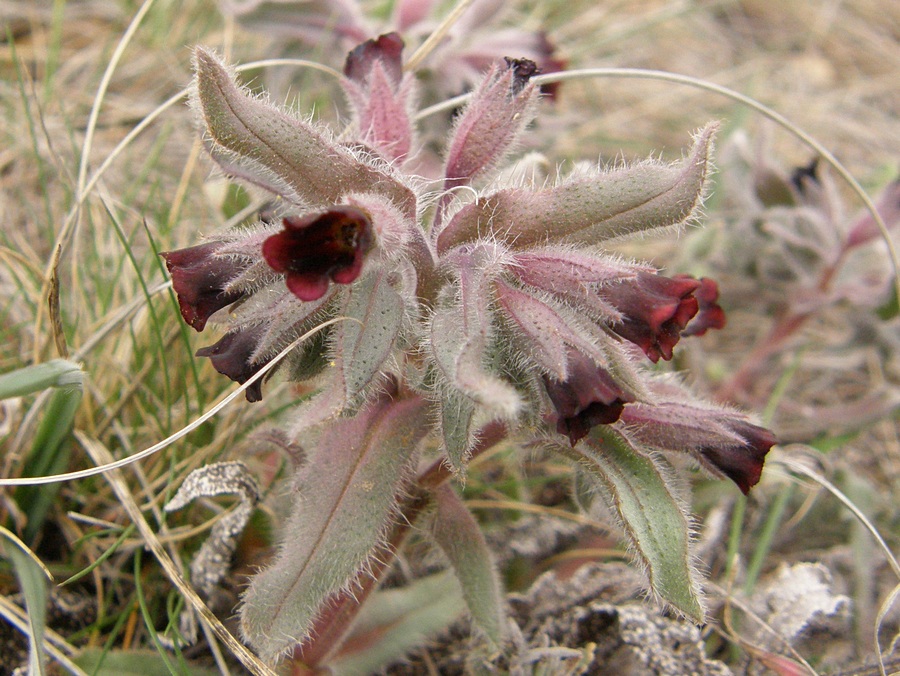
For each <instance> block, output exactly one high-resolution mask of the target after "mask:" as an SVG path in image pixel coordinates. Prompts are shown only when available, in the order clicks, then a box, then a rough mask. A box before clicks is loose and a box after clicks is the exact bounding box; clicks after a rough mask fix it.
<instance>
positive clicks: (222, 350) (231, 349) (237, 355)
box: [196, 324, 269, 402]
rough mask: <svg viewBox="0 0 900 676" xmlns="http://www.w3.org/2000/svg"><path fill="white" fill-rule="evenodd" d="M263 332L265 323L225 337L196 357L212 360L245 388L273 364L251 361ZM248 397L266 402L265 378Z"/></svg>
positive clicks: (232, 332)
mask: <svg viewBox="0 0 900 676" xmlns="http://www.w3.org/2000/svg"><path fill="white" fill-rule="evenodd" d="M263 333H265V326H264V325H262V324H260V325H258V326H254V327H251V328H247V329H238V330H237V331H231V332H230V333H226V334H225V335H224V336H222V339H221V340H219V342H218V343H215V344H214V345H210V346H208V347H203V348H200V349H199V350H197V353H196V354H197V356H198V357H209V360H210V361H211V362H212V365H213V367H214V368H215V369H216V371H218V372H219V373H221V374H222V375H223V376H228V377H229V378H231V379H232V380H233V381H235V382H237V383H240V384H241V385H243V384H244V383H246V382H247V381H248V380H250V378H252V377H253V376H254V375H256V374H257V373H258V372H259V370H260V369H261V368H263V367H264V366H265V365H266V364H268V363H269V360H268V359H264V360H262V361H257V362H254V361H251V356H252V355H253V352H254V351H255V350H256V348H257V346H258V345H259V341H260V339H261V338H262V336H263ZM244 395H245V396H246V397H247V401H251V402H252V401H259V400H260V399H262V379H259V380H257V381H256V382H255V383H253V384H252V385H251V386H250V387H248V388H247V389H246V390H245V391H244Z"/></svg>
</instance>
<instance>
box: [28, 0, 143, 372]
mask: <svg viewBox="0 0 900 676" xmlns="http://www.w3.org/2000/svg"><path fill="white" fill-rule="evenodd" d="M153 2H154V0H144V3H143V4H142V5H141V6H140V8H138V11H137V13H136V14H135V15H134V18H132V20H131V23H130V24H128V28H127V29H126V30H125V33H124V34H123V35H122V37H121V39H120V40H119V44H117V45H116V48H115V50H114V51H113V54H112V56H111V57H110V59H109V63H107V64H106V70H104V72H103V77H102V78H101V79H100V86H99V87H98V88H97V94H96V95H95V96H94V102H93V104H92V105H91V112H90V114H89V116H88V122H87V126H86V128H85V135H84V144H83V145H82V147H81V160H80V162H79V166H78V183H77V185H76V188H75V194H76V200H75V204H74V205H73V208H72V210H71V211H70V212H69V215H68V216H67V218H66V220H65V222H64V223H63V226H62V229H61V230H60V232H59V235H57V237H56V243H55V246H54V250H55V251H56V255H55V256H53V257H51V259H50V262H49V263H48V264H47V268H46V269H45V271H44V283H43V285H42V288H41V298H46V296H47V293H48V289H49V287H50V280H51V279H52V277H53V271H54V270H55V269H56V267H57V266H58V264H59V256H60V253H61V251H62V249H63V248H64V247H65V246H66V244H67V243H68V242H69V240H70V238H71V237H72V235H73V234H74V232H75V228H76V226H77V224H78V220H79V215H80V213H81V205H82V204H83V203H84V196H85V194H86V192H85V190H84V185H85V179H86V178H87V168H88V162H89V158H90V155H91V148H92V147H93V145H94V132H95V131H96V129H97V120H98V119H99V117H100V107H101V106H102V105H103V99H104V98H105V97H106V91H107V89H108V88H109V83H110V81H111V80H112V76H113V73H114V72H115V70H116V66H118V65H119V60H120V59H121V58H122V54H124V53H125V49H126V48H127V47H128V45H129V43H130V42H131V39H132V38H133V37H134V34H135V33H136V32H137V29H138V26H140V25H141V22H142V21H143V20H144V17H145V16H146V15H147V12H149V11H150V7H152V6H153ZM43 316H44V315H43V312H38V313H37V316H36V317H35V327H34V335H35V336H39V335H41V330H40V327H41V321H42V319H43ZM34 349H35V355H34V361H35V362H37V361H40V359H39V356H40V355H39V353H38V350H39V349H40V344H39V343H38V342H37V341H36V342H35V346H34Z"/></svg>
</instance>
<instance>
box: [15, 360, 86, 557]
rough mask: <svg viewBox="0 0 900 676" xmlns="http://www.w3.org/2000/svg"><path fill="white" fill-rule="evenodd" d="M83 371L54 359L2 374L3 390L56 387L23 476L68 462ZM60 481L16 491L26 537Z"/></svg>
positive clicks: (49, 471) (41, 473) (38, 523)
mask: <svg viewBox="0 0 900 676" xmlns="http://www.w3.org/2000/svg"><path fill="white" fill-rule="evenodd" d="M83 382H84V371H82V370H81V367H79V366H78V365H77V364H74V363H72V362H70V361H66V360H63V359H54V360H52V361H49V362H47V363H45V364H35V365H34V366H29V367H27V368H24V369H19V370H18V371H14V372H12V373H6V374H4V375H3V376H0V394H2V395H3V396H5V397H6V396H20V395H22V394H27V393H29V392H36V391H38V390H42V389H46V388H48V387H53V388H56V390H55V391H54V392H53V393H52V394H51V395H50V401H49V402H48V403H47V406H46V409H45V411H44V414H43V417H42V418H41V422H40V425H39V426H38V428H37V431H36V433H35V436H34V440H33V441H32V444H31V450H30V452H29V453H28V456H27V457H26V459H25V463H24V466H23V468H22V474H23V476H35V477H36V476H48V475H51V474H57V473H59V472H62V471H63V470H64V469H65V468H66V467H67V466H68V464H69V456H70V452H69V447H68V446H67V445H66V444H65V443H64V442H65V441H66V439H67V438H68V436H69V434H70V433H71V431H72V425H73V423H74V420H75V413H76V411H77V410H78V406H79V405H80V404H81V396H82V390H83ZM60 487H61V486H60V485H59V484H53V485H49V486H22V487H20V488H17V489H16V491H15V493H14V495H15V499H16V502H17V503H18V505H19V508H20V509H21V510H22V511H23V512H24V513H25V515H26V516H27V519H28V520H27V523H26V526H25V532H24V539H25V541H26V542H31V541H32V540H33V539H34V537H35V536H36V535H37V533H38V531H39V530H40V528H41V526H42V525H43V523H44V519H46V517H47V513H48V512H49V511H50V508H51V507H52V506H53V503H54V502H55V501H56V496H57V494H58V493H59V489H60Z"/></svg>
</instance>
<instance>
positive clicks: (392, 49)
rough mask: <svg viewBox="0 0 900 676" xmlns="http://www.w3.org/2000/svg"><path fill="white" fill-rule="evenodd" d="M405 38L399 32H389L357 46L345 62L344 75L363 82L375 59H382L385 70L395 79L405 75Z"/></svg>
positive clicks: (398, 79) (397, 79) (396, 80)
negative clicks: (403, 60)
mask: <svg viewBox="0 0 900 676" xmlns="http://www.w3.org/2000/svg"><path fill="white" fill-rule="evenodd" d="M402 54H403V39H402V38H401V37H400V35H399V34H398V33H388V34H386V35H380V36H378V37H377V38H373V39H371V40H366V41H365V42H363V43H362V44H360V45H358V46H357V47H355V48H354V49H353V50H352V51H351V52H350V53H349V54H347V60H346V61H345V62H344V75H346V76H347V77H348V78H350V79H351V80H353V81H354V82H358V83H360V84H362V83H363V82H365V81H366V79H367V78H368V77H369V73H370V72H371V70H372V66H373V65H374V63H375V61H381V65H382V66H383V67H384V70H385V72H386V73H387V74H388V75H389V76H390V77H391V79H392V80H393V81H394V84H397V83H398V82H400V79H401V78H402V77H403V62H402Z"/></svg>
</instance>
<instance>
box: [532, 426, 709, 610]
mask: <svg viewBox="0 0 900 676" xmlns="http://www.w3.org/2000/svg"><path fill="white" fill-rule="evenodd" d="M549 447H550V449H551V450H554V451H556V452H557V453H560V454H562V455H564V456H566V457H569V458H571V459H572V460H574V461H575V462H576V463H578V465H579V467H581V468H582V469H583V470H585V472H586V476H590V477H592V478H593V479H594V481H595V482H596V486H597V487H598V488H599V489H600V490H599V493H600V495H601V496H602V497H603V498H604V499H605V500H606V501H607V503H608V505H609V507H610V508H611V509H612V510H613V512H614V513H615V514H616V515H617V516H618V518H619V520H620V524H621V526H622V529H623V531H624V533H625V535H626V537H627V538H628V542H629V545H630V550H631V552H632V554H633V555H634V556H635V558H636V559H637V561H638V562H639V563H640V564H641V566H642V567H643V568H644V571H645V572H646V574H647V577H648V578H649V581H650V587H651V589H652V590H653V592H654V593H655V594H657V595H658V596H659V597H661V598H662V599H663V600H664V601H665V602H666V603H669V604H671V605H672V606H673V607H674V608H675V609H677V610H678V611H679V612H681V613H683V614H684V615H686V616H687V617H689V618H691V619H692V620H694V621H695V622H703V618H704V615H705V611H704V609H703V602H702V599H701V596H700V588H699V585H698V583H697V571H696V570H695V569H694V567H693V566H692V564H691V555H690V528H689V523H688V517H687V514H686V512H685V509H686V507H685V505H683V504H681V502H680V501H679V500H678V499H677V497H676V495H675V493H674V492H673V491H672V489H671V488H670V487H669V479H668V478H667V471H666V469H664V468H663V467H661V466H660V465H658V464H657V462H656V461H654V460H653V459H652V458H651V457H650V456H649V455H645V454H644V453H642V452H641V451H640V450H638V449H636V448H635V447H633V446H632V445H631V444H630V443H629V442H628V441H627V440H626V439H625V438H624V437H622V436H621V435H620V434H618V433H617V432H616V431H614V430H613V429H612V428H610V427H608V426H605V425H601V426H599V427H595V428H594V429H593V430H592V432H591V435H590V436H589V437H588V439H586V440H584V441H582V442H581V443H579V444H577V445H575V446H569V445H568V444H559V443H552V444H551V445H550V446H549Z"/></svg>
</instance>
